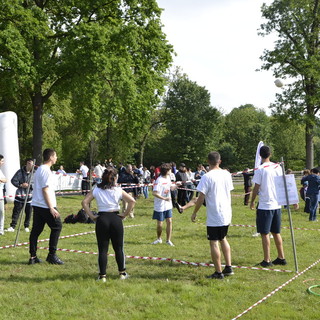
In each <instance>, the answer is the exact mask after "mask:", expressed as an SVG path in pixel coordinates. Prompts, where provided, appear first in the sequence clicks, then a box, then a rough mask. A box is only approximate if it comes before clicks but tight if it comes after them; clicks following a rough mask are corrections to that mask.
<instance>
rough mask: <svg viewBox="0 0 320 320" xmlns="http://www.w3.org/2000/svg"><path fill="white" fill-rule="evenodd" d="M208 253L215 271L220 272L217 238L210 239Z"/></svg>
mask: <svg viewBox="0 0 320 320" xmlns="http://www.w3.org/2000/svg"><path fill="white" fill-rule="evenodd" d="M210 253H211V259H212V262H213V264H214V267H215V269H216V272H218V273H221V272H222V267H221V253H220V248H219V241H218V240H210Z"/></svg>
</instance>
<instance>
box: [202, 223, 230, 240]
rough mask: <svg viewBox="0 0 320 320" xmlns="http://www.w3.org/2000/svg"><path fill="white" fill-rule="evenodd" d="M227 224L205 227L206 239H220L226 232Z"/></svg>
mask: <svg viewBox="0 0 320 320" xmlns="http://www.w3.org/2000/svg"><path fill="white" fill-rule="evenodd" d="M228 228H229V226H222V227H207V238H208V240H214V241H217V240H219V241H221V240H223V239H224V238H225V237H226V236H227V234H228Z"/></svg>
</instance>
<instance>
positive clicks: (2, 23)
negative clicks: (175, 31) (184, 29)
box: [0, 0, 172, 162]
mask: <svg viewBox="0 0 320 320" xmlns="http://www.w3.org/2000/svg"><path fill="white" fill-rule="evenodd" d="M160 14H161V10H160V9H159V8H158V5H157V3H156V1H155V0H77V1H76V0H62V1H53V0H24V1H23V0H2V1H1V4H0V87H1V88H2V89H1V90H0V95H1V100H2V105H3V106H6V107H10V108H11V109H13V110H14V109H15V110H17V108H15V107H16V106H17V105H18V104H19V105H20V106H21V105H23V104H24V105H28V104H30V105H31V106H32V110H33V156H34V158H36V159H37V161H38V162H39V161H40V159H41V151H42V146H43V116H44V113H45V112H46V111H47V105H48V103H49V101H50V99H52V97H53V96H54V95H55V96H56V99H59V97H61V98H62V99H65V101H66V100H67V98H69V99H70V105H71V106H72V108H73V110H74V111H73V112H74V113H75V114H76V115H77V120H78V123H79V125H82V124H83V125H84V126H85V127H87V132H88V133H89V134H93V133H94V132H96V131H97V127H98V126H99V125H100V126H101V124H102V123H103V121H104V122H105V123H106V122H108V123H111V122H115V121H117V120H118V119H121V121H122V122H123V123H124V124H125V128H126V129H125V130H122V131H123V132H124V133H123V134H126V135H127V136H129V137H130V136H132V135H133V134H134V132H135V129H136V128H138V124H137V123H138V122H139V121H141V119H142V118H143V115H144V114H146V111H147V110H149V109H150V108H152V107H153V106H154V105H155V104H156V101H157V95H158V93H161V90H162V89H163V86H164V82H165V81H164V77H163V75H164V73H165V72H166V69H167V68H168V66H169V63H170V62H171V52H172V47H171V46H170V45H169V44H168V43H167V41H166V39H165V35H164V34H163V32H162V30H161V27H162V25H161V21H160ZM26 97H27V99H26ZM15 100H18V102H19V103H15ZM52 105H53V104H52ZM18 110H20V109H18ZM61 111H62V112H63V110H61ZM53 114H54V113H52V114H51V115H50V116H52V115H53ZM106 115H109V116H110V117H109V118H107V119H106ZM130 126H131V127H132V130H130V128H128V127H130ZM89 139H91V137H89Z"/></svg>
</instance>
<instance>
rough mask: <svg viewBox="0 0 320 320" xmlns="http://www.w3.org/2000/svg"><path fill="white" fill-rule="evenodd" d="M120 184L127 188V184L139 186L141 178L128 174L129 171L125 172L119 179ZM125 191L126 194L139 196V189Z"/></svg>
mask: <svg viewBox="0 0 320 320" xmlns="http://www.w3.org/2000/svg"><path fill="white" fill-rule="evenodd" d="M118 183H121V185H122V186H123V187H125V185H126V184H129V185H130V184H138V183H139V178H138V176H137V175H133V174H130V173H128V172H127V171H124V172H123V173H122V174H121V175H120V176H119V178H118ZM124 191H126V192H128V193H129V192H133V194H134V195H137V193H138V189H137V188H124Z"/></svg>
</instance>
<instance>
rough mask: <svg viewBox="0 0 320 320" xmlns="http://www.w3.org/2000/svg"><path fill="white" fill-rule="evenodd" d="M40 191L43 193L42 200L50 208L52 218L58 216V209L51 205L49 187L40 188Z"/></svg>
mask: <svg viewBox="0 0 320 320" xmlns="http://www.w3.org/2000/svg"><path fill="white" fill-rule="evenodd" d="M42 193H43V197H44V200H45V202H46V204H47V206H48V208H49V209H50V213H51V214H52V215H53V217H54V218H59V217H60V213H59V212H58V210H56V209H55V208H54V207H53V205H52V202H51V199H50V194H49V187H44V188H42Z"/></svg>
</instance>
